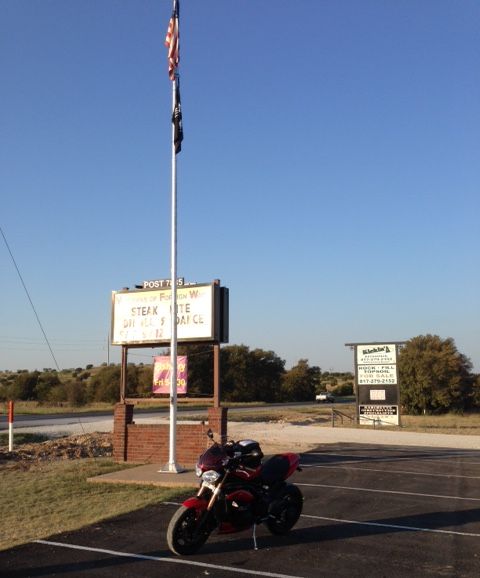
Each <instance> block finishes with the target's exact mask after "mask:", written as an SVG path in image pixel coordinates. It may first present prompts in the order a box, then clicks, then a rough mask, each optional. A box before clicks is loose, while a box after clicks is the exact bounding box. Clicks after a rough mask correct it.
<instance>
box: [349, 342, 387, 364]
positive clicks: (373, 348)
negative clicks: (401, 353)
mask: <svg viewBox="0 0 480 578" xmlns="http://www.w3.org/2000/svg"><path fill="white" fill-rule="evenodd" d="M386 363H397V355H396V347H395V345H394V344H389V343H387V344H380V345H378V344H367V345H357V365H365V364H372V365H381V364H386Z"/></svg>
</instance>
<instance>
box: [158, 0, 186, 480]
mask: <svg viewBox="0 0 480 578" xmlns="http://www.w3.org/2000/svg"><path fill="white" fill-rule="evenodd" d="M170 23H171V26H172V29H170V27H169V32H168V33H167V40H166V44H167V46H169V58H170V56H172V58H173V60H174V62H173V64H172V63H171V66H172V69H171V74H170V79H171V80H172V191H171V199H172V201H171V202H172V214H171V254H170V267H171V271H170V272H171V279H170V291H171V300H170V328H171V329H170V436H169V450H168V464H166V466H165V467H164V468H163V469H162V470H160V471H163V472H173V473H180V472H182V471H184V470H183V468H181V467H179V466H178V465H177V463H176V449H177V443H176V442H177V152H178V151H179V145H178V143H175V124H176V123H175V122H174V118H175V110H176V106H177V83H178V72H177V70H176V66H177V65H178V3H177V0H173V14H172V19H171V21H170ZM169 34H171V36H170V37H169ZM170 53H171V54H170ZM177 124H178V123H177Z"/></svg>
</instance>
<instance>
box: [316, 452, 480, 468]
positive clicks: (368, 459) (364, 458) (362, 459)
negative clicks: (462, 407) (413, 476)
mask: <svg viewBox="0 0 480 578" xmlns="http://www.w3.org/2000/svg"><path fill="white" fill-rule="evenodd" d="M346 454H347V455H348V454H350V452H346V453H343V454H342V453H335V452H309V453H308V454H307V455H308V456H322V457H328V458H329V457H331V456H334V457H340V458H345V455H346ZM447 457H450V458H456V459H457V460H458V459H462V458H466V457H468V458H470V457H471V456H466V455H465V454H459V453H451V454H442V455H441V456H436V455H427V454H425V455H423V456H422V457H420V458H419V457H417V456H415V455H412V456H373V455H372V456H371V457H369V456H365V455H362V456H360V457H358V458H357V459H350V460H347V461H345V462H344V461H343V460H342V463H359V462H401V461H424V460H425V461H427V460H433V461H435V463H436V464H441V463H448V464H451V463H452V460H451V459H445V458H447ZM475 457H478V456H475ZM464 463H465V465H467V466H478V465H480V462H472V461H470V459H469V460H467V461H465V462H464Z"/></svg>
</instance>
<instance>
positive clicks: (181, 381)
mask: <svg viewBox="0 0 480 578" xmlns="http://www.w3.org/2000/svg"><path fill="white" fill-rule="evenodd" d="M170 382H171V366H170V357H169V356H167V355H159V356H157V357H154V364H153V393H166V394H169V393H170ZM184 393H187V356H186V355H178V356H177V394H184Z"/></svg>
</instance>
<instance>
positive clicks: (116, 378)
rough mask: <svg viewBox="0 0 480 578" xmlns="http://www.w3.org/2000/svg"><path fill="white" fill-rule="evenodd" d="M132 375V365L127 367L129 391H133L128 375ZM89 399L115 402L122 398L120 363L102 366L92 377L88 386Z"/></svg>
mask: <svg viewBox="0 0 480 578" xmlns="http://www.w3.org/2000/svg"><path fill="white" fill-rule="evenodd" d="M129 375H130V376H131V375H132V370H131V366H130V365H129V366H128V369H127V391H131V389H132V388H131V387H130V385H131V384H129V383H128V376H129ZM87 395H88V401H105V402H109V403H115V402H116V401H119V399H120V365H110V366H106V367H102V368H101V369H100V370H99V371H98V373H97V374H96V375H95V376H94V377H92V378H91V379H90V383H89V386H88V394H87Z"/></svg>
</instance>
